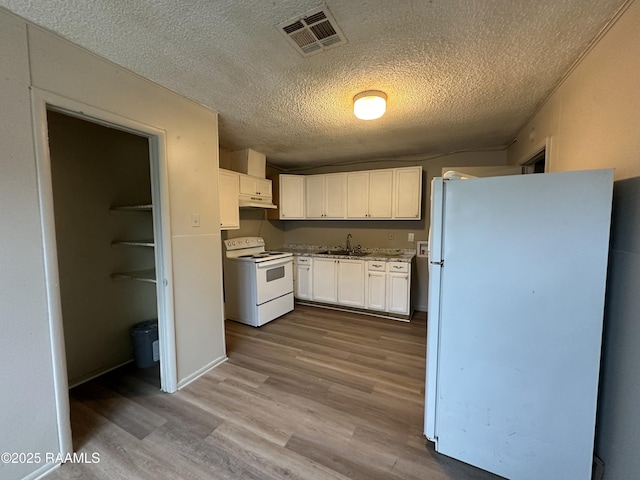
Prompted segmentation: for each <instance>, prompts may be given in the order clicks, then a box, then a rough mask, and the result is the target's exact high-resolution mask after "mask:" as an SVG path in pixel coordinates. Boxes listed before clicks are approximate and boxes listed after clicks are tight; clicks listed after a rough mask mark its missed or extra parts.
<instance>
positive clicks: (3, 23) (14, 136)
mask: <svg viewBox="0 0 640 480" xmlns="http://www.w3.org/2000/svg"><path fill="white" fill-rule="evenodd" d="M27 48H28V47H27V29H26V25H25V24H24V22H22V21H20V20H19V19H17V18H16V17H13V16H10V15H5V14H2V13H1V12H0V58H2V62H0V98H1V99H2V108H1V110H0V145H2V153H1V154H0V172H2V173H1V174H0V268H1V269H2V274H0V328H2V334H1V335H0V365H2V367H1V368H2V386H1V388H0V429H1V432H2V433H0V451H2V452H56V451H57V450H58V437H57V435H58V432H57V427H56V411H55V404H54V390H53V388H54V387H53V375H52V372H53V370H52V369H53V362H52V356H51V346H50V338H49V333H50V332H49V318H48V312H47V299H46V290H45V281H44V278H45V277H44V262H43V246H42V239H41V235H40V209H39V206H38V190H37V178H36V162H35V152H34V149H33V136H32V133H31V132H32V126H31V112H30V104H29V90H28V88H27V87H28V84H29V63H28V53H27ZM38 467H39V465H33V464H32V465H28V464H22V465H20V464H13V463H10V464H5V463H2V462H0V478H3V479H7V480H13V479H18V478H23V477H25V476H26V475H27V474H29V473H30V472H32V471H34V470H36V469H37V468H38Z"/></svg>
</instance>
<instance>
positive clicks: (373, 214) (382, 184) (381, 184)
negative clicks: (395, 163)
mask: <svg viewBox="0 0 640 480" xmlns="http://www.w3.org/2000/svg"><path fill="white" fill-rule="evenodd" d="M392 215H393V170H372V171H370V172H369V218H376V219H384V218H391V216H392Z"/></svg>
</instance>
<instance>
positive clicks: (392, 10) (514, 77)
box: [0, 0, 626, 168]
mask: <svg viewBox="0 0 640 480" xmlns="http://www.w3.org/2000/svg"><path fill="white" fill-rule="evenodd" d="M325 3H326V5H327V6H328V7H329V9H330V11H331V13H332V14H333V16H334V17H335V19H336V21H337V22H338V25H339V26H340V28H341V29H342V31H343V33H344V35H345V36H346V38H347V40H348V44H347V45H344V46H340V47H336V48H335V49H332V50H328V51H326V52H322V53H319V54H316V55H313V56H311V57H307V58H303V57H302V56H300V55H299V54H298V53H297V52H296V51H295V50H294V48H293V47H292V46H291V45H290V44H289V43H288V42H287V40H286V39H285V38H284V37H283V36H282V35H281V34H280V33H279V32H278V31H277V30H276V29H275V28H274V25H277V24H279V23H281V22H283V21H286V20H289V19H291V18H293V17H296V16H299V15H303V14H304V13H306V12H307V11H309V10H310V9H312V8H315V7H318V6H320V5H322V3H321V1H318V0H277V1H276V0H274V1H264V0H227V1H211V0H209V1H207V0H191V1H188V2H182V1H179V0H153V1H150V0H147V1H141V0H136V1H129V0H120V1H114V0H92V1H86V0H49V1H46V2H36V1H25V0H0V5H3V6H5V7H6V8H8V9H9V10H11V11H13V12H15V13H16V14H18V15H20V16H22V17H24V18H26V19H28V20H30V21H32V22H33V23H35V24H38V25H41V26H43V27H46V28H48V29H50V30H52V31H54V32H56V33H58V34H60V35H61V36H63V37H65V38H67V39H69V40H70V41H72V42H74V43H76V44H79V45H81V46H83V47H85V48H87V49H88V50H91V51H93V52H95V53H97V54H99V55H101V56H103V57H105V58H107V59H109V60H111V61H113V62H115V63H117V64H119V65H122V66H124V67H126V68H128V69H130V70H132V71H134V72H136V73H138V74H140V75H142V76H144V77H147V78H149V79H151V80H153V81H154V82H156V83H159V84H161V85H164V86H166V87H168V88H170V89H171V90H174V91H176V92H178V93H180V94H182V95H184V96H186V97H188V98H191V99H193V100H195V101H197V102H199V103H202V104H204V105H207V106H209V107H211V108H212V109H214V110H216V111H218V112H219V113H220V145H221V147H223V148H226V149H229V150H239V149H242V148H253V149H255V150H258V151H261V152H264V153H266V154H267V159H268V161H269V162H270V163H272V164H275V165H279V166H282V167H284V168H289V167H296V166H302V165H311V164H329V163H340V162H352V161H358V160H364V159H378V158H390V157H401V156H411V155H415V154H441V153H446V152H450V151H456V150H464V149H482V148H493V147H499V146H504V145H506V144H508V143H509V142H510V141H511V140H512V139H513V138H514V136H515V134H516V132H517V131H518V130H519V128H520V127H521V126H522V125H523V124H524V122H525V121H526V120H527V119H528V118H529V117H530V116H531V115H532V114H533V113H534V111H535V109H536V108H537V107H538V106H539V105H540V104H541V102H542V101H544V99H545V98H546V97H547V96H548V94H549V93H550V92H551V91H552V89H553V88H554V87H555V86H556V85H557V84H558V82H559V81H560V79H561V78H562V76H563V75H564V74H565V73H566V72H567V71H568V70H569V68H570V67H571V65H572V64H573V63H574V62H575V61H576V60H577V59H578V58H579V56H580V55H581V54H582V53H583V52H584V51H585V50H586V49H587V47H588V46H589V44H590V42H591V41H592V40H593V39H594V38H595V37H596V36H597V35H598V33H599V32H601V31H602V29H603V28H605V27H606V26H607V24H608V22H609V21H610V20H611V19H612V18H613V17H614V16H615V14H616V12H617V11H618V10H619V9H620V8H621V7H622V6H623V5H624V4H625V3H626V0H538V1H530V0H526V1H525V0H482V1H480V0H422V1H419V0H416V1H410V0H362V1H344V0H342V1H340V0H326V2H325ZM370 89H375V90H382V91H384V92H386V93H387V95H388V107H387V113H386V115H385V116H384V117H382V118H381V119H379V120H374V121H368V122H367V121H362V120H358V119H356V118H355V117H354V116H353V112H352V98H353V96H354V95H355V94H357V93H359V92H361V91H363V90H370Z"/></svg>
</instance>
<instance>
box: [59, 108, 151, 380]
mask: <svg viewBox="0 0 640 480" xmlns="http://www.w3.org/2000/svg"><path fill="white" fill-rule="evenodd" d="M48 121H49V150H50V154H51V176H52V182H53V197H54V213H55V224H56V244H57V253H58V269H59V276H60V296H61V300H62V318H63V325H64V342H65V350H66V358H67V372H68V377H69V384H70V385H75V384H77V383H79V382H81V381H83V380H85V379H87V378H90V377H92V376H95V375H97V374H100V373H103V372H105V371H106V370H109V369H111V368H113V367H116V366H118V365H121V364H122V363H124V362H127V361H128V360H130V359H131V358H132V352H131V339H130V335H129V328H130V327H131V326H132V325H133V324H134V323H136V322H139V321H142V320H148V319H152V318H157V315H158V314H157V302H156V289H155V285H154V284H152V283H143V282H132V281H113V280H112V279H111V274H112V273H113V272H117V271H131V270H141V269H148V268H153V266H154V263H155V259H154V252H153V249H151V248H140V247H112V246H111V242H112V241H113V240H136V239H138V240H145V239H152V238H153V221H152V217H151V213H150V212H143V213H110V212H109V209H110V207H111V206H114V205H136V204H138V205H139V204H143V205H144V204H150V203H152V200H151V179H150V170H149V164H150V160H149V141H148V139H147V138H144V137H140V136H137V135H133V134H130V133H126V132H123V131H121V130H116V129H114V128H107V127H105V126H101V125H98V124H95V123H90V122H87V121H84V120H80V119H77V118H74V117H71V116H68V115H63V114H61V113H56V112H49V114H48Z"/></svg>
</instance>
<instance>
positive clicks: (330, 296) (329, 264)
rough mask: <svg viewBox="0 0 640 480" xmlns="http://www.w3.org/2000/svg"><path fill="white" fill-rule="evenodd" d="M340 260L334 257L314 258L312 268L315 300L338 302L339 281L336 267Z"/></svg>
mask: <svg viewBox="0 0 640 480" xmlns="http://www.w3.org/2000/svg"><path fill="white" fill-rule="evenodd" d="M337 262H338V261H337V260H335V259H333V258H317V257H316V258H314V259H313V268H312V272H313V273H312V278H313V288H312V292H313V300H314V301H315V302H324V303H337V302H338V282H337V278H336V269H337V266H338V263H337Z"/></svg>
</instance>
